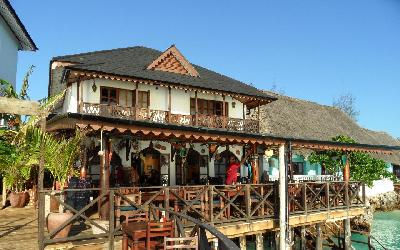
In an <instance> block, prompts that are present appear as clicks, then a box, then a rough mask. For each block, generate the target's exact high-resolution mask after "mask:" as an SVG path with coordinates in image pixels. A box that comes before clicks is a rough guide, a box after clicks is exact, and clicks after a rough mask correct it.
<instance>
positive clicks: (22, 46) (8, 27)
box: [0, 0, 38, 88]
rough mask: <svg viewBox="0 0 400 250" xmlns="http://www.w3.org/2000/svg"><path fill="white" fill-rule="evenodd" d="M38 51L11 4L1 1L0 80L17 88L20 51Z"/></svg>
mask: <svg viewBox="0 0 400 250" xmlns="http://www.w3.org/2000/svg"><path fill="white" fill-rule="evenodd" d="M37 49H38V48H37V47H36V45H35V43H34V42H33V40H32V38H31V36H30V35H29V33H28V31H27V30H26V29H25V26H24V25H23V24H22V22H21V20H20V19H19V17H18V15H17V13H15V10H14V9H13V7H12V6H11V4H10V2H9V1H8V0H0V79H3V80H6V81H8V82H10V83H11V84H13V86H14V88H15V78H16V74H17V59H18V51H20V50H23V51H36V50H37Z"/></svg>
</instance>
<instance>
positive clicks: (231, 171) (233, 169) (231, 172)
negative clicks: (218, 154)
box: [225, 155, 240, 185]
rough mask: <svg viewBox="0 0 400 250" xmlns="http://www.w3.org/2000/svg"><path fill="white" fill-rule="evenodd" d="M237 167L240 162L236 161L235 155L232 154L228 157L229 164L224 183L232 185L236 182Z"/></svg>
mask: <svg viewBox="0 0 400 250" xmlns="http://www.w3.org/2000/svg"><path fill="white" fill-rule="evenodd" d="M239 168H240V163H239V162H237V160H236V159H235V157H234V156H233V155H232V156H231V157H229V165H228V168H227V169H226V180H225V184H226V185H232V184H234V183H235V182H236V180H237V172H238V170H239Z"/></svg>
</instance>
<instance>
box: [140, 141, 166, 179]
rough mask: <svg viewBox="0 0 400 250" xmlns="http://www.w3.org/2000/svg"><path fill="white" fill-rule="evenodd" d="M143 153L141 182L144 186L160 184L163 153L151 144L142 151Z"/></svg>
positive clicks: (141, 153)
mask: <svg viewBox="0 0 400 250" xmlns="http://www.w3.org/2000/svg"><path fill="white" fill-rule="evenodd" d="M140 155H141V165H142V167H141V169H140V172H139V174H140V176H141V184H142V185H143V186H159V185H160V183H161V177H160V169H161V166H160V157H161V153H160V152H159V151H158V150H156V149H154V148H153V147H152V145H151V144H150V146H149V147H147V148H145V149H143V150H142V151H141V152H140Z"/></svg>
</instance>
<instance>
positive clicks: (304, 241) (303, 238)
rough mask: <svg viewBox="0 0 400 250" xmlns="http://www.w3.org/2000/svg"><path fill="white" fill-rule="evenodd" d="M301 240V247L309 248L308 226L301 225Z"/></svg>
mask: <svg viewBox="0 0 400 250" xmlns="http://www.w3.org/2000/svg"><path fill="white" fill-rule="evenodd" d="M300 240H301V242H300V243H301V244H300V245H301V246H300V249H301V250H307V239H306V227H305V226H301V227H300Z"/></svg>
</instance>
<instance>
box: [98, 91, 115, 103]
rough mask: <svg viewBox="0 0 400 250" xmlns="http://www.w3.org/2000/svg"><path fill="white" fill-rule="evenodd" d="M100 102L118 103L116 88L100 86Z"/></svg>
mask: <svg viewBox="0 0 400 250" xmlns="http://www.w3.org/2000/svg"><path fill="white" fill-rule="evenodd" d="M100 103H101V104H118V89H114V88H105V87H101V96H100Z"/></svg>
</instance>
